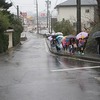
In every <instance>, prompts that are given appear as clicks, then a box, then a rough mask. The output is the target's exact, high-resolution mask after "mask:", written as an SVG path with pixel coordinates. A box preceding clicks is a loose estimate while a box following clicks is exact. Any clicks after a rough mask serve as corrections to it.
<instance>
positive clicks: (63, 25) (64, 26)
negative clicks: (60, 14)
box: [53, 19, 74, 35]
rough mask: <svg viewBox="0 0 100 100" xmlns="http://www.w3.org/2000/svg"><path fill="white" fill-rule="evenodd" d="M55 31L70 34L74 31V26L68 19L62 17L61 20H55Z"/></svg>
mask: <svg viewBox="0 0 100 100" xmlns="http://www.w3.org/2000/svg"><path fill="white" fill-rule="evenodd" d="M53 29H54V31H55V32H62V33H63V35H70V34H73V33H74V28H73V26H72V25H71V23H70V21H69V20H65V19H63V20H62V21H61V22H56V23H55V24H54V25H53Z"/></svg>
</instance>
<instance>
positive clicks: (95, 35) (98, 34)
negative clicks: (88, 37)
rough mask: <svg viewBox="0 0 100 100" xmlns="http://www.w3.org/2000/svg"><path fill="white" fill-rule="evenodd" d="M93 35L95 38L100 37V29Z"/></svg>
mask: <svg viewBox="0 0 100 100" xmlns="http://www.w3.org/2000/svg"><path fill="white" fill-rule="evenodd" d="M92 37H93V38H100V31H97V32H95V33H93V35H92Z"/></svg>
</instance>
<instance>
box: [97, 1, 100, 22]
mask: <svg viewBox="0 0 100 100" xmlns="http://www.w3.org/2000/svg"><path fill="white" fill-rule="evenodd" d="M97 3H98V16H99V21H100V0H97Z"/></svg>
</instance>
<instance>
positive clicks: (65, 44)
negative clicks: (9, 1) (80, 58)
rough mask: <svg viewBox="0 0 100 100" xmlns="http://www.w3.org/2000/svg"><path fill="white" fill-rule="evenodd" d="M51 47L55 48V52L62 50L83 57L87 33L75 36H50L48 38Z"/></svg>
mask: <svg viewBox="0 0 100 100" xmlns="http://www.w3.org/2000/svg"><path fill="white" fill-rule="evenodd" d="M48 39H49V40H50V44H51V47H56V50H57V52H59V51H61V50H62V49H63V50H64V51H66V52H67V53H69V54H71V55H73V54H75V53H78V54H82V55H84V49H85V46H86V43H87V39H88V33H87V32H80V33H79V34H77V35H76V36H74V35H68V36H63V34H51V36H49V37H48Z"/></svg>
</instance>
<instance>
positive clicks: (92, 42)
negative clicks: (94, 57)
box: [86, 23, 100, 53]
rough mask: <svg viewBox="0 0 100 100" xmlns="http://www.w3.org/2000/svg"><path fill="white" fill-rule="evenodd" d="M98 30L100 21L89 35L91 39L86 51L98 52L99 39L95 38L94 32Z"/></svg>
mask: <svg viewBox="0 0 100 100" xmlns="http://www.w3.org/2000/svg"><path fill="white" fill-rule="evenodd" d="M96 31H100V23H98V24H96V25H95V26H94V27H93V28H92V30H91V32H90V35H89V39H88V42H87V45H86V51H87V52H89V53H97V41H96V40H95V39H94V38H93V34H94V33H95V32H96Z"/></svg>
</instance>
